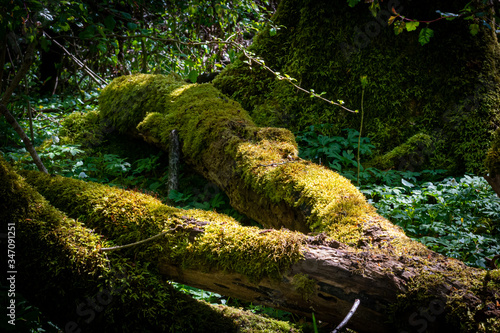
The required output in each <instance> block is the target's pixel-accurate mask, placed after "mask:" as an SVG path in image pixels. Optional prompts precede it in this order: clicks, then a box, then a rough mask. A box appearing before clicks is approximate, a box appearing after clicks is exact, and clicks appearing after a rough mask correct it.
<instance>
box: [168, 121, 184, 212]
mask: <svg viewBox="0 0 500 333" xmlns="http://www.w3.org/2000/svg"><path fill="white" fill-rule="evenodd" d="M169 138H170V147H169V150H168V182H167V193H168V197H169V198H170V195H171V193H172V192H173V191H178V190H179V163H180V154H181V149H180V146H179V135H178V134H177V131H176V130H172V131H171V132H170V136H169ZM169 203H170V204H173V202H172V200H171V199H170V201H169Z"/></svg>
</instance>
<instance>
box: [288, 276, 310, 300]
mask: <svg viewBox="0 0 500 333" xmlns="http://www.w3.org/2000/svg"><path fill="white" fill-rule="evenodd" d="M292 285H293V287H294V288H295V290H296V291H297V292H299V293H300V294H301V295H302V297H303V298H304V300H307V299H308V298H309V297H310V296H311V295H312V294H313V293H314V292H315V291H316V281H314V280H313V279H310V278H309V277H308V276H307V274H302V273H299V274H296V275H294V276H293V278H292Z"/></svg>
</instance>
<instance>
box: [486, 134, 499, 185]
mask: <svg viewBox="0 0 500 333" xmlns="http://www.w3.org/2000/svg"><path fill="white" fill-rule="evenodd" d="M485 164H486V168H487V170H488V172H489V173H490V177H492V178H494V177H495V176H496V175H500V128H499V129H497V130H496V132H495V134H494V136H493V141H492V142H491V147H490V149H489V150H488V152H487V153H486V161H485Z"/></svg>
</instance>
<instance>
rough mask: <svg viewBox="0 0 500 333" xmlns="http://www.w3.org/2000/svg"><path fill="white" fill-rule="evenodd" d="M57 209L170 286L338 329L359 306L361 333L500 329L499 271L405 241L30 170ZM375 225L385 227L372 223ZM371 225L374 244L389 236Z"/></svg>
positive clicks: (355, 324)
mask: <svg viewBox="0 0 500 333" xmlns="http://www.w3.org/2000/svg"><path fill="white" fill-rule="evenodd" d="M23 175H24V176H25V177H26V180H27V181H28V182H29V183H30V184H32V185H33V186H34V187H35V188H37V189H38V190H39V191H40V192H41V193H42V194H43V195H44V196H45V197H46V198H47V199H48V200H49V201H50V202H51V203H52V204H53V205H55V206H56V207H58V208H59V209H61V210H63V211H65V212H67V213H68V214H69V215H70V216H79V218H80V219H81V220H82V221H83V222H84V223H85V225H86V226H88V227H90V228H95V229H96V230H97V231H98V232H99V233H102V234H104V235H105V236H106V237H107V238H108V239H109V240H110V241H112V242H113V243H114V244H116V245H125V244H127V243H130V242H135V241H138V240H141V239H146V238H149V237H151V236H154V235H155V234H158V233H161V232H165V231H168V232H167V233H166V235H165V236H164V237H159V238H158V239H155V240H154V241H151V242H148V243H145V244H141V245H140V246H137V247H132V248H127V249H122V250H119V251H122V252H123V255H126V256H127V257H129V258H135V260H137V261H139V262H142V263H147V262H149V263H151V264H152V266H153V267H154V266H157V267H158V268H159V271H160V273H161V274H164V275H165V276H166V277H168V278H170V279H174V280H176V281H179V282H182V283H186V284H189V285H192V286H197V287H201V288H203V289H206V290H211V291H215V292H218V293H221V294H224V295H228V296H234V297H237V298H240V299H243V300H249V301H252V302H255V303H259V304H265V305H270V306H273V307H276V308H280V309H284V310H287V311H290V312H293V313H298V314H305V315H308V314H310V313H312V312H314V314H315V316H316V318H318V319H320V320H323V321H326V322H330V323H335V324H338V323H340V322H341V321H342V319H343V317H344V316H345V315H346V314H347V313H348V311H349V309H350V308H351V306H352V304H353V302H354V300H355V299H360V300H361V304H360V306H359V308H358V310H357V311H356V314H355V315H354V316H353V317H352V318H351V320H350V322H349V327H351V328H353V329H355V330H357V331H358V332H388V331H397V330H398V329H399V330H402V331H407V332H413V331H416V330H420V329H422V327H423V326H424V325H425V329H427V331H428V332H442V331H443V330H447V331H450V330H451V331H457V332H459V331H461V332H486V331H488V330H490V331H495V330H499V329H500V321H499V320H498V317H499V315H500V307H499V306H498V302H499V301H500V293H499V291H500V271H499V270H495V271H491V272H486V271H484V270H480V269H475V268H471V267H467V266H465V265H464V264H463V263H461V262H459V261H457V260H454V259H449V258H445V257H443V256H441V255H438V254H436V253H434V252H432V251H430V250H428V249H426V248H425V247H424V246H423V245H421V244H419V243H416V242H413V241H411V240H409V239H407V238H405V237H406V236H404V237H400V238H392V239H391V238H387V237H386V238H385V239H378V240H377V243H380V244H382V243H386V245H385V246H380V247H372V248H370V249H359V248H355V247H352V246H349V245H346V244H343V243H341V242H338V241H336V240H333V239H332V238H330V237H326V235H325V234H320V235H317V236H306V235H304V234H301V233H298V232H292V231H289V230H286V229H280V230H275V229H264V230H262V229H258V228H255V227H242V226H240V225H239V224H238V223H237V222H236V221H234V220H232V219H231V218H229V217H227V216H224V215H220V214H217V213H214V212H206V211H199V210H189V211H183V210H179V209H176V208H172V207H168V206H165V205H162V204H161V202H159V201H158V200H156V199H154V198H152V197H149V196H147V195H144V194H141V193H136V192H130V191H124V190H120V189H114V188H110V187H107V186H104V185H99V184H92V183H85V182H83V181H79V180H74V179H66V178H63V177H50V176H45V175H43V174H41V173H38V172H23ZM372 219H373V220H371V221H369V222H370V223H371V224H372V225H376V224H377V223H381V224H384V223H388V222H387V221H383V218H381V217H380V216H373V217H372ZM379 231H380V230H379V229H377V228H373V230H372V237H374V238H381V237H384V235H383V234H382V235H381V234H380V233H379Z"/></svg>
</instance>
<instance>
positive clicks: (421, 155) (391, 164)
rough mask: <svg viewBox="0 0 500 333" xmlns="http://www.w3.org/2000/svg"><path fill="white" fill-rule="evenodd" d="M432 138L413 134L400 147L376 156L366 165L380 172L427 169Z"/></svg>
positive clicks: (431, 148) (431, 149) (421, 134)
mask: <svg viewBox="0 0 500 333" xmlns="http://www.w3.org/2000/svg"><path fill="white" fill-rule="evenodd" d="M432 145H433V143H432V138H431V137H430V136H429V135H427V134H423V133H419V134H415V135H414V136H412V137H411V138H409V139H408V140H407V141H406V142H405V143H403V144H402V145H400V146H398V147H396V148H394V149H393V150H391V151H390V152H388V153H386V154H384V155H381V156H377V157H376V158H374V159H373V160H372V161H370V162H368V164H367V165H369V166H370V167H375V168H378V169H381V170H387V169H397V170H412V171H417V170H422V169H427V168H428V166H429V160H430V158H431V156H429V155H430V154H431V152H432V151H433V150H434V149H433V147H432Z"/></svg>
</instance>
